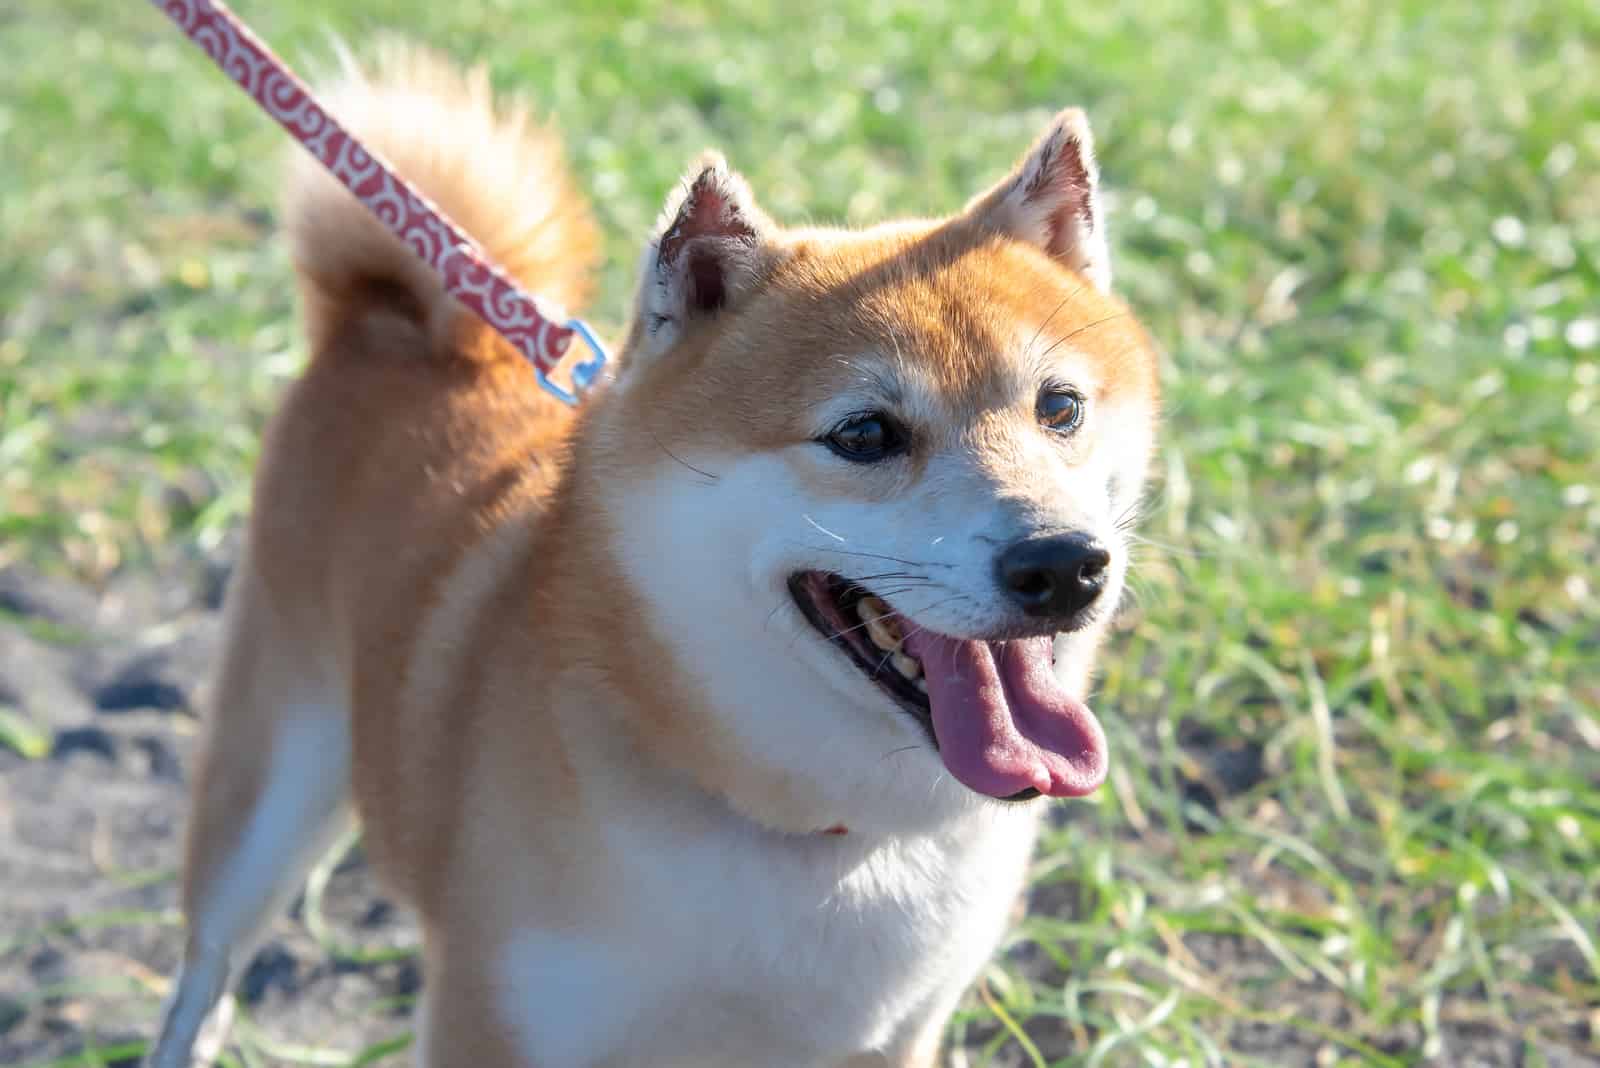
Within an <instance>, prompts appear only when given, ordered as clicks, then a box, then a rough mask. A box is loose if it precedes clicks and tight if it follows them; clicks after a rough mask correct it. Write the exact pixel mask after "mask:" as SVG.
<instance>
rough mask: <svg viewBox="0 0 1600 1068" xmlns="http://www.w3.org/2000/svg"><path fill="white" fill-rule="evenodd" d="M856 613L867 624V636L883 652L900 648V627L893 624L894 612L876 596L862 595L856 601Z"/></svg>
mask: <svg viewBox="0 0 1600 1068" xmlns="http://www.w3.org/2000/svg"><path fill="white" fill-rule="evenodd" d="M856 615H858V616H860V617H861V621H862V622H863V623H865V624H866V626H867V637H869V638H871V639H872V644H873V645H876V646H877V647H878V648H879V649H882V650H883V651H884V652H886V653H887V652H891V651H892V650H895V649H898V648H900V628H899V627H897V626H896V625H895V622H894V613H893V612H892V611H890V609H889V606H888V605H886V604H884V603H883V600H882V599H881V598H878V597H863V598H861V600H859V601H857V602H856Z"/></svg>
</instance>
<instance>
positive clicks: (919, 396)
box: [586, 111, 1157, 830]
mask: <svg viewBox="0 0 1600 1068" xmlns="http://www.w3.org/2000/svg"><path fill="white" fill-rule="evenodd" d="M1109 278H1110V267H1109V264H1108V262H1107V247H1106V242H1105V236H1104V220H1103V219H1102V218H1101V215H1100V211H1099V197H1098V191H1097V172H1096V167H1095V163H1094V159H1093V155H1092V149H1091V145H1090V137H1089V131H1088V127H1087V124H1086V123H1085V121H1084V119H1083V116H1082V114H1081V113H1079V112H1077V111H1068V112H1063V113H1062V114H1061V115H1060V116H1058V117H1057V118H1056V120H1055V121H1054V123H1053V124H1052V125H1051V126H1050V127H1049V128H1048V130H1047V131H1046V132H1045V133H1044V135H1043V136H1042V137H1041V138H1040V139H1039V140H1038V142H1037V143H1035V145H1034V146H1033V147H1032V149H1031V150H1030V151H1029V152H1028V153H1027V154H1026V155H1025V156H1024V158H1023V160H1022V161H1021V163H1020V164H1019V165H1018V166H1017V168H1016V170H1015V171H1014V172H1013V173H1012V174H1011V175H1009V176H1008V177H1007V178H1006V179H1005V180H1003V181H1002V182H1000V183H999V184H998V185H997V186H995V187H994V188H993V189H991V190H989V191H988V192H987V193H984V194H982V195H980V196H978V197H977V198H975V199H974V200H973V201H972V202H971V203H970V204H969V205H968V206H967V207H966V209H965V210H963V211H962V212H961V213H960V214H957V215H955V216H953V217H951V218H948V219H945V220H941V221H915V222H902V223H895V224H890V225H885V226H880V227H877V228H873V229H869V230H865V231H859V232H855V231H837V230H817V229H806V230H785V229H781V228H780V227H778V226H777V225H776V224H774V223H773V222H772V221H771V220H770V219H769V218H767V216H766V215H765V214H764V213H763V212H762V211H761V209H760V208H759V207H757V205H756V204H755V202H754V199H753V197H752V196H751V193H750V191H749V189H748V188H747V186H746V184H745V182H744V181H743V180H742V179H741V178H740V177H739V176H738V175H737V174H734V173H732V172H731V171H729V170H728V168H727V166H726V165H725V164H724V163H723V162H722V161H721V160H720V158H709V159H707V160H706V161H704V162H703V164H702V165H701V166H700V167H698V168H697V169H696V170H694V171H691V172H690V174H689V175H688V177H687V178H686V179H685V182H684V185H683V187H682V189H681V190H680V191H679V193H678V195H677V196H675V197H674V198H673V200H672V201H671V202H669V204H668V207H667V210H666V211H665V212H664V214H663V217H662V225H661V227H660V230H659V232H658V235H657V237H656V238H655V239H654V240H653V241H652V242H651V243H650V245H649V247H648V249H647V250H646V253H645V256H644V262H643V265H642V270H641V278H640V284H639V295H638V304H637V307H636V316H635V321H634V324H633V327H632V329H631V332H630V334H629V336H628V339H627V342H626V345H625V346H624V354H623V362H624V366H625V368H626V369H625V371H624V372H623V373H622V375H621V379H620V381H619V382H617V383H616V384H615V385H614V386H613V387H612V388H611V389H610V390H609V391H608V392H609V395H608V396H607V397H606V398H605V399H604V401H603V402H602V403H601V404H599V405H597V409H598V410H597V411H596V412H595V413H594V422H593V425H592V427H591V432H590V433H588V434H586V439H587V441H586V447H587V448H590V449H592V450H594V453H595V455H596V458H597V459H598V462H599V465H600V477H599V479H598V482H599V483H602V485H600V486H599V487H598V492H600V493H601V494H602V500H603V504H604V508H605V511H606V515H607V517H608V522H609V523H610V525H611V527H612V534H613V538H612V543H613V544H614V545H616V546H617V554H618V560H617V563H618V566H619V567H620V569H621V570H622V572H623V575H624V582H625V583H626V585H627V593H628V595H629V597H630V598H632V599H633V600H632V603H631V604H630V605H629V606H628V608H629V610H631V611H637V612H638V613H639V614H640V617H641V618H642V619H643V620H644V621H645V623H646V624H647V625H648V626H649V627H650V628H651V629H652V631H653V632H654V634H655V635H656V636H657V637H658V638H659V640H660V641H661V642H662V643H664V645H665V648H666V649H667V650H668V651H669V655H670V657H671V658H672V660H673V661H674V663H673V664H671V665H661V666H660V670H662V671H663V672H672V673H673V674H674V678H675V680H676V681H677V683H678V684H679V685H686V686H688V687H690V688H691V690H690V692H692V693H693V694H694V695H695V697H694V701H693V702H692V703H694V704H695V705H696V708H695V709H694V710H693V711H692V713H691V714H692V715H693V716H695V717H698V719H697V721H696V723H695V726H694V729H693V730H692V732H691V733H692V734H693V736H694V738H695V743H694V747H693V749H692V752H691V751H687V750H686V751H685V752H684V753H682V754H680V755H681V757H682V761H683V762H685V763H689V764H692V765H694V766H693V767H691V769H690V770H691V771H692V772H693V773H694V774H696V775H697V776H698V777H699V778H700V779H701V781H702V782H704V783H705V784H707V785H708V786H709V787H711V788H713V789H715V790H718V791H720V792H722V793H723V794H725V795H726V796H728V797H729V798H730V799H732V801H733V802H734V803H735V804H736V805H738V806H739V807H740V808H742V809H744V810H745V811H747V812H749V813H751V814H752V815H754V816H755V817H756V818H758V819H760V820H762V821H764V822H766V823H768V824H770V825H773V826H776V827H779V828H783V829H787V830H806V829H815V828H819V827H826V826H829V825H832V824H835V823H843V824H845V825H847V826H851V827H855V826H863V827H883V828H905V827H908V826H912V825H918V824H924V825H925V824H926V823H927V822H928V821H929V819H930V817H931V818H933V819H937V818H939V817H941V815H943V814H946V813H949V812H951V811H953V810H956V809H959V808H962V807H970V806H972V805H975V804H977V803H978V802H979V799H981V798H982V797H984V796H988V797H993V798H1007V799H1017V798H1028V797H1032V796H1035V795H1037V794H1046V795H1051V796H1064V795H1079V794H1084V793H1087V792H1089V791H1091V790H1093V789H1094V788H1096V787H1097V786H1098V785H1099V783H1100V782H1101V780H1102V778H1103V777H1104V775H1105V770H1106V751H1105V750H1106V746H1105V740H1104V737H1103V735H1102V733H1101V729H1100V726H1099V724H1098V723H1097V722H1096V720H1095V718H1094V716H1093V714H1092V713H1091V712H1090V711H1089V710H1088V709H1087V708H1086V707H1085V705H1084V704H1083V700H1082V698H1083V691H1084V689H1085V687H1086V686H1087V681H1088V666H1089V660H1090V658H1091V656H1092V654H1093V649H1094V644H1095V641H1096V640H1097V637H1098V635H1099V634H1100V632H1101V631H1102V630H1103V629H1104V626H1105V624H1106V622H1107V620H1108V618H1109V616H1110V615H1111V613H1112V612H1113V611H1114V609H1115V607H1116V604H1117V602H1118V599H1119V597H1120V594H1121V591H1122V588H1123V581H1124V576H1125V574H1126V570H1127V566H1128V545H1127V532H1126V526H1127V523H1128V521H1129V519H1130V517H1131V515H1132V513H1133V510H1134V509H1135V508H1136V506H1137V502H1138V498H1139V495H1140V492H1141V487H1142V484H1143V481H1144V476H1145V469H1146V466H1147V462H1148V458H1149V455H1150V452H1151V448H1152V441H1153V436H1154V430H1155V424H1156V415H1157V386H1156V369H1155V360H1154V356H1153V353H1152V351H1151V348H1150V345H1149V343H1148V341H1147V339H1146V337H1145V335H1144V334H1143V333H1142V332H1141V330H1140V328H1139V326H1138V324H1137V323H1136V322H1135V320H1134V319H1133V317H1132V316H1131V315H1130V313H1129V312H1128V310H1127V308H1126V307H1124V306H1123V305H1122V304H1121V303H1119V302H1118V301H1117V300H1115V299H1114V298H1113V297H1111V296H1110V295H1109V293H1108V291H1107V290H1108V285H1109ZM1058 636H1060V637H1059V638H1058ZM1058 657H1059V658H1060V663H1057V662H1056V660H1057V658H1058ZM674 722H675V723H676V724H678V726H677V727H676V728H675V729H677V730H680V731H681V730H682V717H681V716H680V717H674Z"/></svg>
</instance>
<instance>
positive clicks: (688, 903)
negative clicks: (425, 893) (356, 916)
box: [501, 813, 1034, 1066]
mask: <svg viewBox="0 0 1600 1068" xmlns="http://www.w3.org/2000/svg"><path fill="white" fill-rule="evenodd" d="M1033 828H1034V820H1033V817H1031V816H1029V815H1025V814H1023V813H1015V814H1005V813H991V814H988V817H987V818H984V819H981V820H976V821H974V822H973V824H971V825H970V826H963V827H961V828H958V829H956V830H954V831H951V832H949V833H946V834H942V835H939V836H930V837H923V838H918V839H914V840H910V841H895V842H891V843H887V844H884V845H881V846H879V847H877V848H870V849H869V848H866V847H865V846H864V845H862V844H860V843H857V842H853V841H851V840H850V839H849V838H826V837H819V838H818V839H817V840H816V841H814V842H803V843H798V844H797V843H795V842H794V841H793V840H792V839H790V840H779V841H778V842H776V843H775V842H774V840H772V839H770V838H767V839H762V838H759V837H758V836H739V837H737V838H735V839H732V840H724V839H719V838H717V837H709V838H706V839H704V840H701V841H693V840H691V839H689V838H686V837H680V836H668V837H667V839H665V840H656V841H654V842H650V841H644V840H642V839H643V835H642V834H641V833H640V832H641V830H642V829H640V828H632V829H630V830H629V831H624V832H620V833H622V834H623V835H625V836H627V837H628V838H629V839H630V840H629V841H628V842H626V843H617V844H626V845H627V849H626V851H625V853H623V854H622V855H624V856H625V857H626V861H625V863H624V865H623V866H622V868H621V869H620V870H619V871H618V872H617V879H616V881H615V882H614V883H613V884H612V885H610V886H608V887H606V888H605V890H604V892H603V897H604V898H605V900H606V908H605V912H604V920H603V921H602V922H601V923H600V924H598V925H597V928H596V929H594V930H590V931H585V932H582V933H581V934H563V935H556V934H553V933H551V932H549V931H545V930H540V929H538V928H534V927H530V928H528V929H526V930H523V931H521V932H519V933H518V934H517V935H515V936H514V937H513V938H512V939H510V940H509V941H508V943H507V945H506V951H505V956H504V958H503V961H502V968H501V978H502V983H503V989H504V990H505V991H506V994H507V997H508V999H509V1003H508V1004H507V1005H506V1006H505V1007H504V1008H505V1011H506V1013H507V1015H508V1017H510V1018H511V1019H513V1020H514V1021H515V1024H514V1026H515V1027H516V1029H517V1031H518V1032H519V1034H521V1036H522V1037H523V1040H524V1041H525V1043H526V1044H527V1047H528V1051H529V1054H530V1057H531V1059H532V1060H533V1061H534V1062H535V1063H540V1064H584V1063H591V1062H601V1061H604V1062H605V1063H618V1064H631V1063H650V1064H675V1063H684V1064H695V1065H701V1066H711V1065H719V1064H740V1065H752V1064H792V1065H804V1064H827V1063H831V1062H834V1061H836V1060H839V1059H843V1058H844V1057H847V1056H849V1055H851V1054H854V1053H858V1052H863V1051H866V1050H870V1049H877V1048H884V1047H886V1046H891V1045H893V1044H894V1043H895V1042H896V1041H897V1040H899V1039H901V1038H902V1037H903V1036H904V1035H905V1034H906V1033H907V1032H908V1030H909V1029H911V1028H914V1027H916V1026H918V1025H919V1024H920V1022H921V1017H922V1016H924V1015H925V1014H927V1013H929V1012H931V1011H932V1010H933V1008H934V1006H936V1005H940V1004H942V1003H943V1002H945V1001H947V1000H948V999H949V998H951V997H953V996H955V995H956V993H958V992H959V990H960V989H962V988H964V987H965V986H966V985H967V984H968V983H969V982H970V981H971V979H972V977H973V975H974V974H975V972H976V971H977V969H978V968H980V967H981V966H982V964H983V962H984V961H985V960H986V959H987V958H988V957H989V955H990V954H991V953H992V952H993V951H994V949H995V946H996V944H997V942H998V940H999V938H1000V936H1001V934H1002V933H1003V931H1004V928H1005V924H1006V921H1007V918H1008V916H1009V913H1010V910H1011V907H1012V905H1013V903H1014V902H1015V900H1016V895H1017V894H1018V892H1019V891H1020V889H1021V885H1022V881H1023V878H1024V870H1025V868H1026V865H1027V860H1028V856H1029V853H1030V851H1031V848H1032V840H1033ZM597 1051H608V1052H606V1053H598V1052H597Z"/></svg>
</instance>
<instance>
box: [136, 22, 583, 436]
mask: <svg viewBox="0 0 1600 1068" xmlns="http://www.w3.org/2000/svg"><path fill="white" fill-rule="evenodd" d="M152 2H153V3H154V4H155V5H156V7H159V8H160V9H161V10H162V11H164V12H165V13H166V14H167V17H168V18H170V19H172V21H173V22H175V23H177V24H178V28H179V29H181V30H182V31H183V32H184V33H186V34H188V35H189V38H190V39H191V40H192V41H194V43H195V44H197V45H199V46H200V48H201V49H202V50H203V51H204V52H205V54H206V55H208V56H210V57H211V61H212V62H213V63H215V64H216V65H217V66H218V67H220V68H221V69H222V72H223V73H224V74H226V75H227V76H228V77H230V78H232V79H233V80H234V81H236V82H238V83H239V85H240V87H241V88H243V89H244V91H245V92H247V93H249V94H250V96H251V98H252V99H254V100H255V102H256V103H257V104H259V105H261V108H262V110H264V111H265V112H266V113H267V114H268V115H271V116H272V117H273V118H274V119H276V120H277V121H278V124H279V125H280V126H282V127H283V128H284V129H285V130H287V131H289V136H291V137H293V138H294V139H295V140H296V141H298V142H300V144H301V145H302V146H304V147H305V149H306V151H308V152H310V153H311V154H312V155H313V156H315V157H316V158H317V160H318V162H320V163H321V164H322V165H323V166H324V167H326V168H327V169H328V172H329V173H330V174H332V175H333V176H334V177H335V178H337V179H338V180H339V181H340V182H341V183H343V185H344V187H345V188H346V189H348V190H350V192H352V193H354V194H355V196H356V199H357V200H359V201H361V203H362V204H364V205H366V207H367V210H368V211H370V212H372V214H373V215H375V216H377V218H378V220H379V221H380V222H382V223H383V225H385V226H387V227H388V228H389V229H390V230H391V231H392V232H393V233H394V235H395V236H396V237H398V238H400V240H402V241H404V242H405V243H406V244H407V245H408V246H410V248H411V250H412V251H413V252H415V253H416V254H417V255H418V256H420V257H421V258H422V262H424V263H426V264H427V265H428V266H429V267H432V268H433V270H434V271H435V272H436V273H437V274H438V275H439V277H440V278H441V279H442V280H443V281H444V288H445V292H447V293H449V294H450V295H451V296H452V297H454V298H456V300H458V301H460V302H461V303H462V304H464V305H466V307H467V308H468V309H469V310H470V311H472V312H473V314H475V315H477V316H478V317H479V318H480V319H482V320H483V321H484V322H486V323H488V324H489V325H490V326H492V327H494V329H495V330H497V331H499V332H500V334H501V336H503V337H504V338H505V339H506V340H507V341H509V342H511V344H512V345H513V346H515V347H516V349H517V351H518V352H520V353H522V354H523V355H524V356H526V357H527V358H528V362H529V363H531V364H533V369H534V372H535V374H537V375H538V377H539V384H540V385H542V386H543V387H544V388H545V389H547V390H549V391H550V392H551V393H553V394H555V395H556V396H557V397H560V398H561V399H562V400H563V401H565V402H566V403H568V404H574V405H575V404H577V403H578V402H579V401H580V400H581V399H582V397H583V394H584V393H585V392H587V391H588V389H589V388H590V387H591V386H592V385H593V384H594V382H595V379H596V378H598V377H599V374H600V370H601V368H603V367H604V366H605V362H606V352H605V347H604V346H602V345H601V344H600V342H599V340H598V339H597V338H596V337H595V336H594V334H593V333H592V332H591V331H590V330H589V327H588V326H587V325H586V324H585V323H584V322H583V321H582V320H579V319H567V318H565V317H564V316H561V315H559V314H554V313H553V312H552V311H551V310H550V309H549V308H547V307H545V306H543V305H541V304H540V302H539V300H538V299H537V298H535V297H533V296H532V295H530V294H528V293H525V292H523V290H522V289H520V288H518V286H517V285H516V283H514V282H512V281H511V279H509V278H507V277H506V276H505V274H504V273H503V272H502V271H501V270H500V269H499V268H498V267H496V266H495V265H494V264H493V263H491V262H489V260H488V258H487V257H486V256H485V255H484V253H483V250H482V249H480V248H479V247H478V245H477V243H476V242H474V241H473V240H472V239H471V238H470V237H468V236H467V235H466V234H463V233H462V232H461V231H460V230H459V229H457V228H456V226H455V224H454V223H452V222H451V221H450V220H449V219H448V218H446V217H445V214H444V213H443V212H442V211H440V210H439V209H438V208H437V207H435V206H434V205H433V204H432V203H431V202H430V201H429V200H428V198H427V197H425V196H423V195H422V194H421V193H419V192H418V191H417V190H416V189H415V188H413V187H412V186H411V185H410V183H408V182H407V181H406V180H405V179H403V178H401V177H400V176H398V175H396V174H395V173H394V172H393V171H392V170H390V169H389V167H388V165H387V164H386V163H384V161H383V160H382V159H380V158H379V157H378V156H377V155H376V154H375V153H373V152H371V151H369V150H368V149H367V148H365V147H364V146H363V145H362V144H361V142H360V141H357V140H356V139H355V138H354V137H352V136H351V135H350V133H349V132H348V131H347V130H345V128H344V127H343V126H340V125H339V123H338V121H337V120H336V119H334V117H333V116H332V115H329V114H328V112H327V111H326V110H324V109H323V107H322V106H321V105H320V104H318V103H317V100H316V98H315V97H314V96H312V95H311V91H310V90H309V89H307V88H306V86H305V83H303V82H302V81H300V79H299V78H297V77H295V75H294V73H293V72H292V71H290V70H289V68H288V67H287V66H286V65H285V64H284V63H283V61H282V60H280V59H279V58H278V57H277V56H275V55H273V54H272V50H271V49H269V48H268V47H267V46H266V45H265V44H262V43H261V41H260V39H258V38H257V37H256V35H255V34H254V33H252V32H251V31H250V28H249V27H248V26H246V25H245V24H244V23H243V22H241V21H239V18H238V16H236V15H235V14H234V13H233V12H231V11H229V10H228V8H227V7H226V6H225V5H224V4H223V3H222V0H152ZM574 334H576V335H577V336H578V337H580V338H582V339H583V342H584V344H585V345H587V346H588V347H589V350H590V351H591V353H592V354H593V356H592V358H591V359H590V360H588V361H586V362H583V363H579V364H578V365H577V366H575V367H574V368H573V369H572V390H570V391H569V390H566V389H563V388H562V387H561V386H559V385H557V384H556V383H555V382H554V381H553V380H552V379H551V378H550V375H551V373H552V372H553V371H554V370H555V368H556V365H557V364H559V363H560V362H561V358H562V357H563V356H564V355H566V352H567V347H568V346H569V345H570V344H571V343H572V337H573V335H574Z"/></svg>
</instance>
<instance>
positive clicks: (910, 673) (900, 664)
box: [889, 653, 922, 679]
mask: <svg viewBox="0 0 1600 1068" xmlns="http://www.w3.org/2000/svg"><path fill="white" fill-rule="evenodd" d="M889 662H890V663H891V664H893V665H894V669H895V670H896V671H898V672H900V674H902V675H904V676H905V677H906V678H908V679H917V678H919V677H920V676H921V675H922V664H921V663H920V662H919V661H917V660H915V659H913V658H911V657H909V656H907V655H906V654H905V653H895V654H894V659H892V660H890V661H889Z"/></svg>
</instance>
